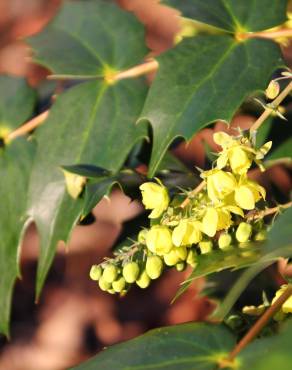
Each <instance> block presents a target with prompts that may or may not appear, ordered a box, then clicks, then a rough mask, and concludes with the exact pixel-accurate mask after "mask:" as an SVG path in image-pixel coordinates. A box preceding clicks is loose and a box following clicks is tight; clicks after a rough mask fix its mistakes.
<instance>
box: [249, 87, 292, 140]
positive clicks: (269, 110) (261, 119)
mask: <svg viewBox="0 0 292 370" xmlns="http://www.w3.org/2000/svg"><path fill="white" fill-rule="evenodd" d="M291 90H292V82H290V83H289V84H288V85H287V86H286V87H285V89H284V90H283V91H282V92H281V93H280V94H279V95H278V97H277V98H276V99H275V100H274V101H273V102H272V103H270V104H269V105H268V106H267V107H266V109H265V110H264V112H263V113H262V115H261V116H260V117H259V118H258V119H257V120H256V121H255V123H254V124H253V125H252V126H251V128H250V130H249V131H250V133H251V134H252V133H254V132H255V131H257V130H258V128H259V127H260V126H261V125H262V124H263V123H264V121H265V120H266V119H267V118H268V117H269V116H270V114H271V113H272V112H273V111H274V109H276V108H277V107H278V106H279V105H280V104H281V102H282V101H283V100H284V99H285V98H286V96H288V95H289V93H290V92H291Z"/></svg>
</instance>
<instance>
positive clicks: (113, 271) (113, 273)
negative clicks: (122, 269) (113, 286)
mask: <svg viewBox="0 0 292 370" xmlns="http://www.w3.org/2000/svg"><path fill="white" fill-rule="evenodd" d="M117 276H118V269H117V267H116V266H115V265H111V264H108V265H107V266H106V267H105V268H104V270H103V274H102V277H103V279H104V280H105V281H107V282H108V283H112V282H113V281H115V280H116V278H117Z"/></svg>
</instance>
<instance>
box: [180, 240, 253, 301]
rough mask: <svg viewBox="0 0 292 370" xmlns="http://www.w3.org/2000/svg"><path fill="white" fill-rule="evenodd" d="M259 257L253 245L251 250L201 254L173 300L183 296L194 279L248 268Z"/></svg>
mask: <svg viewBox="0 0 292 370" xmlns="http://www.w3.org/2000/svg"><path fill="white" fill-rule="evenodd" d="M259 257H260V249H259V247H258V246H255V245H253V246H251V248H238V247H230V249H228V250H227V251H222V250H216V251H215V250H214V251H212V253H207V254H202V255H200V256H198V257H197V266H196V267H195V268H194V270H193V272H192V273H191V274H190V276H189V277H188V278H187V279H186V280H185V281H184V282H183V283H182V285H181V287H180V289H179V290H178V292H177V293H176V295H175V297H174V299H173V300H176V299H177V298H178V297H179V296H180V295H181V294H183V293H184V292H185V291H186V290H187V289H188V288H189V286H190V285H191V284H192V282H193V281H194V280H195V279H197V278H199V277H202V276H207V275H210V274H213V273H215V272H219V271H222V270H226V269H231V268H234V269H239V268H244V267H247V266H250V265H252V264H253V263H255V262H257V261H258V259H259Z"/></svg>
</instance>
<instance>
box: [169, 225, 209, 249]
mask: <svg viewBox="0 0 292 370" xmlns="http://www.w3.org/2000/svg"><path fill="white" fill-rule="evenodd" d="M201 228H202V225H201V222H199V221H192V220H190V219H184V220H181V221H180V223H179V224H178V226H177V227H175V228H174V230H173V233H172V242H173V244H174V245H175V246H176V247H180V246H183V245H192V244H197V243H199V241H200V240H201V239H202V233H201Z"/></svg>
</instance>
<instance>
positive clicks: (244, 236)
mask: <svg viewBox="0 0 292 370" xmlns="http://www.w3.org/2000/svg"><path fill="white" fill-rule="evenodd" d="M251 233H252V226H251V224H248V223H246V222H241V223H240V224H239V226H238V228H237V230H236V233H235V236H236V239H237V240H238V241H239V242H240V243H245V242H247V241H248V240H249V238H250V236H251Z"/></svg>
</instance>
